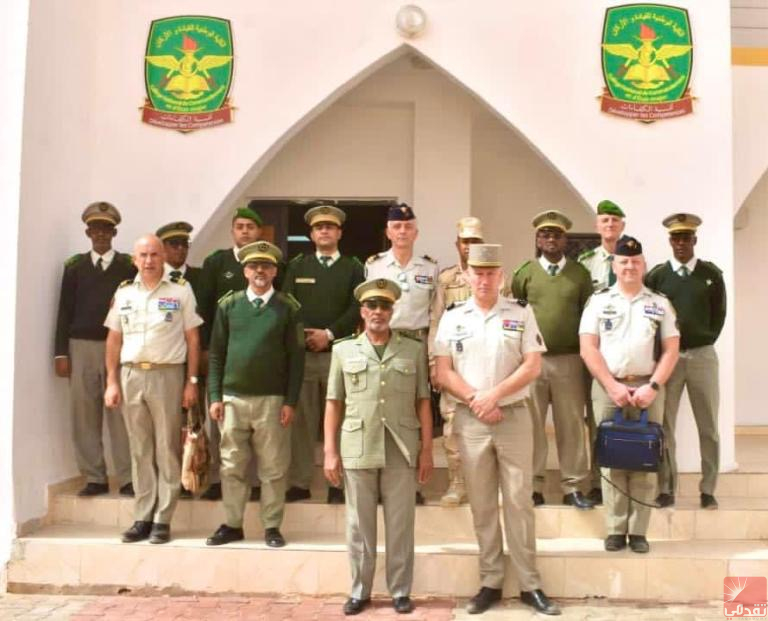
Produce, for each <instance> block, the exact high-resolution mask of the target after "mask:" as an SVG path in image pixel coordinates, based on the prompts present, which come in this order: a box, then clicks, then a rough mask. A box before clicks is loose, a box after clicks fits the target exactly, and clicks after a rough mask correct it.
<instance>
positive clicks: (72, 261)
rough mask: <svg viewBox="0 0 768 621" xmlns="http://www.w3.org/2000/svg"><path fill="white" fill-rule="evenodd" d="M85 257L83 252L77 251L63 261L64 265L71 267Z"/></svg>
mask: <svg viewBox="0 0 768 621" xmlns="http://www.w3.org/2000/svg"><path fill="white" fill-rule="evenodd" d="M84 257H85V253H84V252H83V253H80V252H78V253H77V254H73V255H72V256H71V257H69V259H67V260H66V261H64V267H72V266H73V265H77V264H78V263H80V261H81V260H82V259H83V258H84Z"/></svg>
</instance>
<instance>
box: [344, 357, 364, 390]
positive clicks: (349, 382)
mask: <svg viewBox="0 0 768 621" xmlns="http://www.w3.org/2000/svg"><path fill="white" fill-rule="evenodd" d="M367 367H368V363H367V362H366V361H365V360H364V359H360V360H345V361H344V362H343V363H342V365H341V370H342V371H343V372H344V387H345V388H346V390H347V392H362V391H363V390H365V389H366V387H367V383H368V381H367V374H366V368H367Z"/></svg>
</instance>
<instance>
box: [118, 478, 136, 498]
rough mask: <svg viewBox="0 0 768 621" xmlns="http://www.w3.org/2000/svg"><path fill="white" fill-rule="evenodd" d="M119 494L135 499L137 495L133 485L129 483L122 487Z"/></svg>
mask: <svg viewBox="0 0 768 621" xmlns="http://www.w3.org/2000/svg"><path fill="white" fill-rule="evenodd" d="M119 493H120V495H121V496H130V497H131V498H133V497H134V496H135V495H136V492H134V491H133V483H131V482H130V481H128V483H126V484H125V485H123V486H121V487H120V490H119Z"/></svg>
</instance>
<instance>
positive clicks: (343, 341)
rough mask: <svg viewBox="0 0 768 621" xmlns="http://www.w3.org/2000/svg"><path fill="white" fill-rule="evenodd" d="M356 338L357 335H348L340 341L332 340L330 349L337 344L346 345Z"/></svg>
mask: <svg viewBox="0 0 768 621" xmlns="http://www.w3.org/2000/svg"><path fill="white" fill-rule="evenodd" d="M356 338H357V334H348V335H347V336H343V337H341V338H340V339H334V341H333V345H332V347H336V345H338V344H339V343H346V342H347V341H353V340H355V339H356Z"/></svg>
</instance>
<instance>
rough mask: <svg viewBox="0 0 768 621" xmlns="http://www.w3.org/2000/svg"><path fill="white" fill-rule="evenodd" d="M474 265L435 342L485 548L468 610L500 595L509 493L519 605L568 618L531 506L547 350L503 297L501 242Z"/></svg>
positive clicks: (522, 307)
mask: <svg viewBox="0 0 768 621" xmlns="http://www.w3.org/2000/svg"><path fill="white" fill-rule="evenodd" d="M468 264H469V282H470V286H471V288H472V297H471V298H470V299H469V300H468V301H467V302H466V303H465V304H463V305H462V306H459V307H458V308H454V309H452V310H450V311H448V312H446V313H445V314H444V315H443V318H442V319H441V320H440V326H439V327H438V330H437V338H436V339H435V357H436V360H437V373H438V379H439V380H440V384H441V386H442V387H443V389H444V390H447V391H448V392H449V393H450V394H452V395H453V396H454V397H455V399H456V400H457V405H456V415H455V419H454V431H455V433H456V436H457V439H458V444H459V452H460V454H461V462H462V464H463V467H464V477H465V479H466V484H467V494H468V496H469V504H470V507H471V509H472V520H473V522H474V525H475V533H476V535H477V539H478V544H479V546H480V583H481V589H480V591H479V592H478V593H477V595H475V596H474V597H473V598H472V599H471V600H470V602H469V606H468V608H467V609H468V611H469V613H470V614H477V613H481V612H485V611H486V610H488V608H490V607H491V606H492V605H493V604H494V603H496V602H498V601H499V600H500V599H501V594H502V585H503V584H504V550H503V545H502V536H501V525H500V523H499V491H500V490H501V495H502V507H503V510H504V529H505V533H506V539H507V544H508V545H509V554H510V557H511V561H512V566H513V567H514V569H515V571H516V573H517V581H518V584H519V585H520V589H521V591H520V599H521V601H522V602H523V603H525V604H527V605H529V606H532V607H533V608H535V609H536V610H537V611H538V612H541V613H544V614H550V615H556V614H560V609H559V608H558V607H557V605H556V604H554V603H553V602H552V601H551V600H550V599H549V598H548V597H547V596H546V595H545V594H544V592H543V591H542V590H541V577H540V576H539V572H538V570H537V569H536V533H535V523H534V515H533V503H532V502H531V488H532V468H533V465H532V460H533V423H532V420H531V416H530V413H529V412H528V408H527V406H526V402H527V397H528V394H529V385H530V384H531V382H532V381H533V380H534V379H536V376H537V375H538V374H539V372H540V369H541V353H542V352H543V351H545V350H546V347H545V346H544V340H543V339H542V337H541V334H540V333H539V327H538V325H537V324H536V318H535V317H534V315H533V310H532V309H531V307H530V306H528V305H527V304H526V303H525V302H518V301H515V300H512V299H509V298H505V297H502V296H500V295H499V288H500V286H501V283H502V280H503V278H504V275H503V273H502V271H501V246H498V245H495V244H473V245H472V246H470V249H469V260H468Z"/></svg>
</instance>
